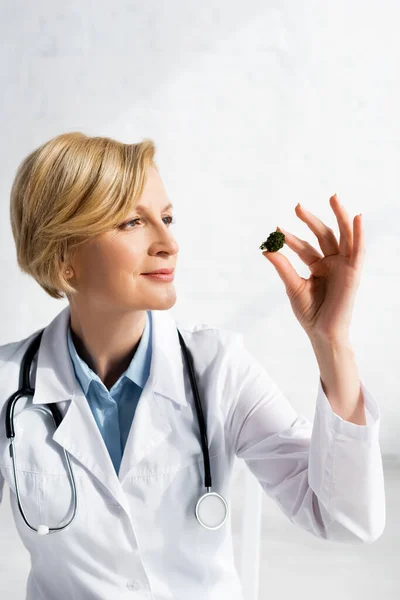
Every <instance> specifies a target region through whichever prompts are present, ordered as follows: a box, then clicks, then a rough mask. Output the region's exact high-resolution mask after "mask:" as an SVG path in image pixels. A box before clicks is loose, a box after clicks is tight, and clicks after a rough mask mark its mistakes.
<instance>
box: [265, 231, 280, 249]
mask: <svg viewBox="0 0 400 600" xmlns="http://www.w3.org/2000/svg"><path fill="white" fill-rule="evenodd" d="M284 243H285V234H284V233H282V232H281V231H273V232H272V233H270V234H269V236H268V238H267V239H266V241H265V242H263V243H262V244H261V246H260V250H268V252H276V251H277V250H280V249H281V248H283V244H284Z"/></svg>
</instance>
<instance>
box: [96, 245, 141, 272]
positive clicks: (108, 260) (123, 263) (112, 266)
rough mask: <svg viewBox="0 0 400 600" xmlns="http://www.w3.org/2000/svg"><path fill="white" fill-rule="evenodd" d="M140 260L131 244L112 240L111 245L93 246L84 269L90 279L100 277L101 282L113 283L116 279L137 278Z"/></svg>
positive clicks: (139, 270)
mask: <svg viewBox="0 0 400 600" xmlns="http://www.w3.org/2000/svg"><path fill="white" fill-rule="evenodd" d="M142 262H143V261H142V260H141V259H140V256H139V252H138V251H137V249H135V248H133V247H132V242H130V243H128V241H124V242H123V241H122V240H118V243H117V241H116V240H113V243H108V244H105V243H102V244H99V245H97V246H93V248H92V249H91V251H90V252H89V253H88V255H87V257H86V269H87V270H88V271H90V273H91V277H92V278H93V277H94V278H95V279H97V278H98V277H101V278H102V280H103V282H104V280H105V279H108V280H110V281H114V282H115V280H116V279H124V278H125V282H126V277H127V276H128V277H132V275H134V276H136V275H137V277H139V275H140V273H141V269H142Z"/></svg>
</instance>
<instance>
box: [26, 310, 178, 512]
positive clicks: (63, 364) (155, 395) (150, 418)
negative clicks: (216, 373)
mask: <svg viewBox="0 0 400 600" xmlns="http://www.w3.org/2000/svg"><path fill="white" fill-rule="evenodd" d="M151 313H152V323H153V327H152V342H153V352H152V360H151V366H150V375H149V378H148V380H147V382H146V384H145V387H144V389H143V390H142V393H141V395H140V398H139V403H138V405H137V407H136V411H135V416H134V419H133V421H132V424H131V428H130V431H129V435H128V439H127V441H126V445H125V449H124V453H123V456H122V461H121V465H120V468H119V473H118V475H117V473H116V472H115V468H114V465H113V463H112V460H111V457H110V455H109V453H108V450H107V447H106V445H105V443H104V440H103V438H102V436H101V433H100V431H99V428H98V426H97V424H96V421H95V419H94V417H93V414H92V412H91V410H90V407H89V403H88V401H87V399H86V397H85V395H84V394H83V391H82V388H81V387H80V385H79V383H78V381H77V379H76V377H75V373H74V370H73V365H72V361H71V357H70V355H69V351H68V346H67V327H68V323H69V316H70V311H69V306H68V307H67V308H65V309H64V310H63V311H62V312H61V313H59V314H58V315H57V316H56V317H55V319H54V320H53V321H52V322H51V323H50V324H49V326H48V327H46V329H45V330H44V332H43V336H42V340H41V345H40V348H39V352H38V354H37V369H36V368H35V366H33V371H32V374H31V383H32V385H33V387H34V388H35V393H34V395H33V398H32V402H33V404H48V403H51V402H54V403H55V402H57V403H61V404H59V405H58V407H59V409H60V411H61V413H62V417H63V419H62V421H61V423H60V425H59V426H58V427H57V429H56V430H55V431H54V433H53V437H52V439H53V440H54V441H55V442H56V443H57V444H59V445H60V446H61V447H62V448H63V449H64V451H67V452H68V454H69V455H70V456H71V457H73V459H74V460H75V461H78V464H80V465H81V466H83V467H84V469H86V470H87V471H88V472H90V473H91V474H92V476H94V477H96V478H97V479H98V480H99V481H100V482H101V483H102V484H103V486H104V487H105V488H106V489H107V490H108V492H109V494H111V496H112V497H113V498H114V499H115V500H116V501H117V502H118V503H119V504H120V505H121V506H122V508H123V509H124V510H125V512H126V513H127V515H128V516H129V504H128V500H127V497H126V495H125V493H124V490H123V485H124V481H125V480H126V479H128V478H130V477H131V476H132V475H133V474H135V473H138V472H140V469H141V465H143V464H145V463H141V461H142V460H143V459H149V460H150V462H151V455H152V453H153V452H157V450H158V447H159V446H160V444H163V443H166V442H167V439H168V437H169V436H170V435H171V434H172V433H173V431H174V423H171V420H170V419H171V417H170V414H171V412H170V411H168V410H166V406H165V402H166V400H165V399H167V400H171V401H172V402H173V403H175V404H176V405H177V406H176V410H181V409H182V407H185V406H187V404H188V403H187V400H186V397H185V387H184V370H183V366H182V365H183V361H184V356H183V353H182V352H181V347H180V343H179V337H178V332H177V329H176V325H175V321H174V319H173V317H172V316H171V315H170V314H169V313H167V312H165V311H151ZM33 365H35V362H34V363H33ZM65 401H67V402H65ZM65 404H66V406H65Z"/></svg>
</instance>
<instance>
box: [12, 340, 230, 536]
mask: <svg viewBox="0 0 400 600" xmlns="http://www.w3.org/2000/svg"><path fill="white" fill-rule="evenodd" d="M177 331H178V336H179V343H180V345H181V348H182V350H183V353H184V356H185V361H186V365H187V369H188V372H189V377H190V382H191V387H192V391H193V396H194V400H195V406H196V412H197V418H198V422H199V429H200V441H201V448H202V453H203V458H204V471H205V475H204V485H205V488H206V490H207V491H206V493H205V494H203V495H202V496H201V497H200V498H199V500H198V502H197V504H196V509H195V514H196V518H197V520H198V521H199V523H200V524H201V525H203V527H205V528H207V529H218V528H219V527H221V525H223V523H224V522H225V520H226V518H227V516H228V504H227V502H226V500H225V499H224V498H223V497H222V496H221V495H219V494H217V493H216V492H211V487H212V479H211V465H210V456H209V451H208V439H207V429H206V424H205V420H204V415H203V410H202V406H201V400H200V395H199V390H198V387H197V381H196V376H195V373H194V366H193V357H192V355H191V353H190V351H189V349H188V348H187V346H186V344H185V342H184V340H183V337H182V335H181V333H180V331H179V329H177ZM43 332H44V329H42V330H41V331H40V332H39V334H38V335H37V336H36V337H35V338H34V340H33V341H32V342H31V343H30V345H29V347H28V349H27V351H26V352H25V355H24V357H23V359H22V364H21V369H20V381H19V386H20V389H18V390H17V391H16V392H14V393H13V394H12V395H11V396H10V398H9V399H8V401H7V406H6V416H5V426H6V436H7V438H8V439H9V440H10V444H9V453H10V457H11V460H12V466H13V474H14V481H15V490H16V496H17V502H18V508H19V510H20V512H21V515H22V517H23V519H24V521H25V523H26V525H27V526H28V527H29V528H30V529H31V530H32V531H35V532H37V533H40V532H41V531H43V530H41V529H40V528H39V529H36V528H35V527H33V526H32V525H31V524H30V523H29V521H28V519H27V518H26V515H25V512H24V509H23V506H22V503H21V499H20V494H19V486H18V477H17V470H16V466H15V464H16V449H15V444H14V441H15V428H14V409H15V405H16V403H17V401H18V400H19V399H20V398H22V397H24V396H33V395H34V393H35V389H34V388H32V387H31V385H30V370H31V366H32V362H33V358H34V356H35V354H36V352H37V351H38V350H39V346H40V343H41V338H42V335H43ZM35 409H37V410H42V411H46V412H47V413H48V414H50V415H51V416H52V419H53V421H54V425H55V428H56V429H57V428H58V426H59V425H60V423H61V421H62V415H61V413H60V410H59V408H58V406H57V405H56V403H50V404H47V405H46V407H44V406H41V407H35ZM63 450H64V455H65V458H66V463H67V469H68V474H69V479H70V482H71V487H72V492H73V498H74V509H73V514H72V517H71V519H70V520H69V521H68V522H67V523H66V524H65V525H64V526H62V527H46V526H40V527H44V532H45V533H49V532H51V533H54V532H56V531H62V530H63V529H66V528H67V527H69V526H70V525H71V523H72V522H73V520H74V519H75V515H76V511H77V508H78V495H77V492H76V483H75V478H74V473H73V469H72V467H71V463H70V459H69V454H68V452H67V451H66V450H65V449H63ZM210 496H214V497H218V499H219V500H221V501H222V502H223V505H224V510H225V516H224V518H223V519H222V520H221V522H220V523H219V524H218V525H217V526H208V525H206V524H205V523H204V522H203V521H202V520H201V519H200V516H199V506H200V503H201V502H202V500H204V499H205V498H207V497H210Z"/></svg>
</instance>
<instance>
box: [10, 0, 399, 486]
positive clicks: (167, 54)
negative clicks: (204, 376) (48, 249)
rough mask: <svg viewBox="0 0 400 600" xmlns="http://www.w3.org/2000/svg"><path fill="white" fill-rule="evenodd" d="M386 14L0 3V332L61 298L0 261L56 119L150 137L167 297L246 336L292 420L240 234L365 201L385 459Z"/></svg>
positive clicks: (361, 4)
mask: <svg viewBox="0 0 400 600" xmlns="http://www.w3.org/2000/svg"><path fill="white" fill-rule="evenodd" d="M398 13H399V8H398V3H397V2H396V1H394V0H393V1H389V0H381V1H379V2H378V1H377V0H364V1H362V0H352V1H351V2H349V1H348V0H347V1H346V0H335V2H328V1H327V0H326V1H323V0H308V1H307V2H306V1H292V2H290V1H289V0H281V1H276V0H275V1H272V0H271V1H269V2H266V1H265V0H264V1H263V0H258V1H256V0H250V1H247V2H245V3H243V2H238V1H236V0H229V1H227V0H220V1H219V2H210V1H207V0H202V1H201V2H200V0H197V1H196V0H190V1H187V0H172V1H171V0H170V1H169V2H154V1H152V0H147V1H146V2H134V1H128V0H125V1H120V2H111V1H109V2H107V1H105V0H98V1H96V2H92V1H82V0H80V1H78V0H72V1H70V2H68V3H66V4H65V3H63V2H56V1H54V0H53V1H49V0H47V1H46V0H38V1H37V2H28V1H23V0H20V1H16V0H3V1H2V3H1V5H0V47H1V88H2V92H1V94H0V110H1V115H2V118H1V144H0V152H1V157H0V168H1V177H0V276H1V282H2V286H1V287H2V293H1V297H0V309H1V314H2V318H1V320H0V344H4V343H7V342H10V341H15V340H18V339H21V338H23V337H26V336H28V335H29V334H30V333H32V332H33V331H34V330H36V329H38V328H39V327H44V326H45V325H46V324H47V323H48V322H50V320H52V318H53V317H54V316H55V315H56V314H57V313H58V312H59V311H60V310H62V308H64V306H66V302H64V301H58V302H57V301H55V300H52V299H51V298H49V297H47V296H46V294H45V293H44V292H43V291H42V290H41V288H40V287H39V286H38V285H37V284H36V283H35V282H34V281H33V280H32V279H30V278H29V277H28V276H26V275H24V274H22V273H20V272H19V270H18V267H17V264H16V260H15V247H14V242H13V239H12V234H11V227H10V222H9V191H10V187H11V183H12V180H13V178H14V175H15V171H16V168H17V165H18V164H19V162H20V161H21V160H22V158H23V157H24V156H26V154H28V152H30V151H31V150H32V149H33V148H34V147H37V146H38V145H39V144H41V143H43V142H44V141H46V140H47V139H49V138H51V137H53V136H55V135H58V134H59V133H62V132H66V131H76V130H77V131H82V132H84V133H87V134H89V135H107V136H111V137H115V138H117V139H120V140H121V141H125V142H130V143H132V142H138V141H141V140H142V139H143V138H144V137H151V138H152V139H153V140H154V141H155V143H156V145H157V149H158V151H157V155H156V159H157V162H158V165H159V167H160V171H161V175H162V177H163V179H164V182H165V185H166V188H167V191H168V194H169V196H170V198H171V200H172V201H173V203H174V205H175V206H176V211H175V216H176V218H177V224H176V225H175V226H174V227H175V234H176V237H177V240H178V242H179V244H180V253H179V258H178V265H177V274H176V279H175V286H176V289H177V295H178V300H177V303H176V305H175V306H174V308H173V309H172V311H173V313H174V314H175V315H176V316H177V317H178V318H180V319H187V320H189V321H196V322H206V323H212V324H216V325H218V326H221V327H225V328H229V329H234V330H236V331H240V332H242V333H244V334H245V336H246V341H247V345H248V347H249V349H250V350H251V351H252V353H253V354H254V355H255V356H257V358H258V359H259V360H260V361H262V363H263V364H264V365H265V367H266V369H267V370H268V371H269V372H270V374H271V375H272V376H273V378H274V379H275V381H276V382H277V383H278V385H279V386H280V387H281V389H282V390H283V391H284V392H285V393H286V395H287V396H288V398H290V400H291V402H292V403H293V405H294V407H295V408H296V409H297V410H298V412H299V413H302V414H304V415H305V416H307V417H308V418H310V419H313V415H314V407H315V400H316V392H317V383H318V375H319V372H318V366H317V363H316V360H315V357H314V354H313V351H312V348H311V345H310V343H309V341H308V338H307V337H306V335H305V333H304V331H303V329H302V328H301V327H300V325H299V324H298V322H297V320H296V318H295V317H294V315H293V313H292V309H291V306H290V303H289V300H288V298H287V296H286V294H285V290H284V286H283V283H282V281H281V280H280V278H279V276H278V274H277V272H276V271H275V269H274V267H273V266H272V264H270V263H269V262H268V261H267V260H266V259H265V258H264V257H263V255H262V254H261V251H260V250H259V249H258V246H259V245H260V243H261V242H262V241H264V240H265V239H266V237H267V235H268V234H269V233H270V232H271V231H273V230H274V229H275V227H276V226H277V225H279V226H282V227H283V228H284V229H287V230H289V231H291V232H292V233H294V234H295V235H297V236H300V237H302V238H303V239H307V240H308V241H309V242H311V243H312V244H314V245H315V246H316V247H318V243H317V239H316V237H315V236H314V234H312V232H311V231H310V230H309V229H308V228H307V226H306V225H305V224H304V223H303V222H302V221H300V219H298V218H297V217H296V215H295V212H294V207H295V205H296V204H297V202H301V203H302V204H304V206H305V207H306V208H308V209H309V210H311V212H314V214H316V215H317V216H319V217H320V218H321V219H322V220H323V221H325V222H326V223H327V224H329V225H330V226H332V227H333V228H334V230H335V231H336V233H337V235H339V231H338V227H337V222H336V218H335V216H334V214H333V211H332V209H331V208H330V206H329V197H330V195H332V194H333V193H334V192H337V193H338V195H339V198H340V199H341V201H342V202H343V203H344V204H345V206H346V208H347V210H348V211H349V213H350V215H351V217H354V216H355V215H356V214H357V213H360V212H362V213H363V220H364V231H365V238H366V247H367V253H366V257H365V262H364V269H363V276H362V282H361V285H360V287H359V290H358V293H357V298H356V305H355V308H354V315H353V322H352V331H351V335H352V341H353V344H354V348H355V352H356V357H357V364H358V367H359V373H360V377H361V378H362V380H363V382H364V383H365V384H366V385H367V387H368V388H369V389H370V390H371V391H372V393H373V394H374V395H375V397H376V398H377V400H378V402H379V404H380V407H381V412H382V423H381V429H380V431H381V434H380V435H381V438H380V440H381V448H382V453H383V455H384V457H385V461H388V462H390V461H394V462H396V461H397V460H399V459H400V436H399V435H398V431H399V427H400V416H399V403H400V394H399V384H400V380H399V373H400V370H399V368H398V366H399V339H398V338H399V332H400V318H399V313H400V310H399V309H400V302H399V291H400V290H399V283H400V267H399V256H400V236H399V232H398V219H399V216H400V209H399V203H398V193H399V192H398V190H399V172H400V171H399V167H398V163H399V158H400V156H399V155H400V144H399V141H398V140H399V139H400V125H399V119H398V110H399V109H398V107H399V104H400V86H399V78H400V71H399V68H398V65H399V55H400V42H399V35H398V23H399V14H398ZM281 252H282V253H284V254H285V255H286V256H287V257H288V258H289V259H290V260H291V262H292V264H293V266H294V267H295V268H296V269H297V271H298V272H299V274H300V275H302V276H304V277H308V276H309V271H308V268H307V267H306V266H305V265H304V264H303V263H302V262H301V261H300V259H298V257H297V256H296V255H295V254H294V252H293V251H291V250H290V249H289V248H288V247H287V246H285V247H284V248H283V249H282V250H281ZM5 495H7V494H5Z"/></svg>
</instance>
